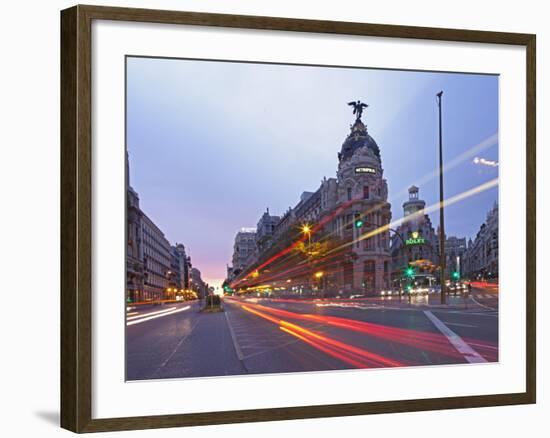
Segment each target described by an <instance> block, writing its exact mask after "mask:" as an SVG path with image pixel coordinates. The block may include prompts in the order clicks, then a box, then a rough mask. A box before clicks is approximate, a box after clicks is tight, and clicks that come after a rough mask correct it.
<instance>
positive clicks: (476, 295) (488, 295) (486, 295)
mask: <svg viewBox="0 0 550 438" xmlns="http://www.w3.org/2000/svg"><path fill="white" fill-rule="evenodd" d="M474 297H475V298H481V299H491V298H498V295H493V294H474Z"/></svg>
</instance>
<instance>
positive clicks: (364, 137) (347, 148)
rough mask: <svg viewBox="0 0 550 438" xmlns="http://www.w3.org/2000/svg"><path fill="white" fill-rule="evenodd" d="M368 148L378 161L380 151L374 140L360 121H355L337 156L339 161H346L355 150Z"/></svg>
mask: <svg viewBox="0 0 550 438" xmlns="http://www.w3.org/2000/svg"><path fill="white" fill-rule="evenodd" d="M362 147H368V148H369V149H371V150H372V152H374V155H375V156H376V157H377V158H378V159H380V149H379V147H378V145H377V144H376V142H375V141H374V139H373V138H372V137H371V136H370V135H369V134H368V132H367V127H366V126H365V125H364V124H363V122H362V121H361V119H357V120H356V121H355V123H354V124H353V125H352V126H351V132H350V134H349V135H348V136H347V138H346V140H345V141H344V143H343V144H342V150H341V151H340V153H339V154H338V159H339V160H340V161H342V160H347V159H349V158H351V157H352V156H353V154H354V153H355V151H356V150H357V149H360V148H362Z"/></svg>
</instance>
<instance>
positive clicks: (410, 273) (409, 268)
mask: <svg viewBox="0 0 550 438" xmlns="http://www.w3.org/2000/svg"><path fill="white" fill-rule="evenodd" d="M405 276H406V277H409V278H412V277H414V268H413V267H412V266H407V269H405Z"/></svg>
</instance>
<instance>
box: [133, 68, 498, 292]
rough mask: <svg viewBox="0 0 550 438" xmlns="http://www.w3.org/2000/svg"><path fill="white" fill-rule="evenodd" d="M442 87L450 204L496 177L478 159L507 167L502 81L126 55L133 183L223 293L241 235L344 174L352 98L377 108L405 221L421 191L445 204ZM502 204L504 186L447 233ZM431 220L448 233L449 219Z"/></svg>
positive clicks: (459, 209) (455, 212) (374, 114)
mask: <svg viewBox="0 0 550 438" xmlns="http://www.w3.org/2000/svg"><path fill="white" fill-rule="evenodd" d="M440 90H443V92H444V94H443V141H444V161H445V163H447V164H448V163H452V162H454V163H456V164H454V165H453V166H452V167H451V168H450V169H449V170H448V171H447V172H446V173H445V197H446V198H449V197H451V196H453V195H456V194H459V193H461V192H464V191H466V190H469V189H471V188H474V187H476V186H478V185H480V184H482V183H484V182H487V181H490V180H492V179H494V178H496V177H497V176H498V167H489V166H484V165H480V164H475V163H474V162H473V159H474V157H483V158H486V159H489V160H495V161H498V140H497V139H498V76H490V75H473V74H455V73H431V72H409V71H390V70H369V69H363V68H361V69H357V68H327V67H310V66H289V65H269V64H249V63H235V62H213V61H192V60H175V59H157V58H128V59H127V148H128V153H129V160H130V183H131V185H132V187H133V188H134V189H135V190H136V191H137V192H138V194H139V197H140V205H141V208H142V209H143V210H144V211H145V212H146V213H147V215H148V216H149V217H151V218H152V219H153V221H154V222H155V223H156V224H157V225H158V226H159V227H160V228H161V229H162V230H163V232H164V233H165V235H166V237H167V238H168V240H169V241H170V242H171V243H172V244H174V243H175V242H178V243H183V244H184V245H185V247H186V248H187V250H188V253H189V254H190V255H191V258H192V262H193V265H194V266H195V267H197V268H199V269H200V271H201V272H202V276H203V279H205V281H207V282H209V283H210V284H214V285H219V284H221V282H222V281H223V278H224V277H225V274H226V264H228V263H230V260H231V256H232V253H233V242H234V237H235V234H236V232H237V231H238V230H239V229H240V228H242V227H255V226H256V224H257V222H258V220H259V218H260V216H261V215H262V214H263V212H264V211H265V209H266V208H267V207H269V210H270V213H271V214H277V215H279V214H282V213H284V211H286V210H287V209H288V207H293V206H295V205H296V204H297V202H298V200H299V197H300V194H301V193H302V192H303V191H314V190H316V189H317V188H318V187H319V185H320V182H321V179H322V178H323V177H324V176H326V177H327V178H329V177H335V176H336V169H337V166H338V159H337V153H338V152H339V151H340V148H341V146H342V143H343V141H344V140H345V138H346V136H347V135H348V133H349V127H350V124H351V123H353V121H354V117H355V116H353V114H352V109H351V107H349V106H348V105H347V102H349V101H352V100H358V99H359V100H361V101H363V102H366V103H368V104H369V107H368V108H367V109H366V110H365V111H364V112H363V117H362V120H363V122H364V123H365V124H366V125H367V127H368V131H369V134H370V135H371V136H372V137H373V138H374V139H375V141H376V142H377V144H378V146H379V147H380V152H381V157H382V166H383V169H384V177H385V178H386V179H387V181H388V189H389V199H388V201H389V202H390V203H391V204H392V215H393V219H394V220H395V219H398V218H400V217H402V215H403V211H402V203H403V202H404V201H405V200H406V199H407V198H408V195H407V188H408V187H409V186H411V185H412V184H415V185H417V186H419V187H420V197H421V198H422V199H424V200H425V201H426V205H431V204H433V203H435V202H437V201H438V199H439V182H438V178H437V174H436V173H434V171H435V170H436V169H437V166H438V153H437V151H438V117H437V103H436V97H435V95H436V93H437V92H438V91H440ZM473 148H475V149H473ZM472 149H473V150H472ZM466 152H468V154H465V153H466ZM458 157H462V158H461V159H457V158H458ZM497 199H498V187H494V188H491V189H489V190H486V191H484V192H482V193H478V194H476V195H474V196H472V197H470V198H468V199H465V200H463V201H461V202H459V203H457V204H454V205H452V206H450V207H448V208H447V209H446V210H445V227H446V232H447V235H448V236H449V235H455V236H458V237H474V236H475V234H476V233H477V231H478V229H479V227H480V225H481V224H482V223H483V221H484V220H485V217H486V214H487V212H488V211H489V209H490V208H491V207H492V205H493V203H494V202H495V201H496V200H497ZM430 217H431V220H432V223H433V225H434V228H437V225H438V222H439V213H438V212H435V213H432V214H430Z"/></svg>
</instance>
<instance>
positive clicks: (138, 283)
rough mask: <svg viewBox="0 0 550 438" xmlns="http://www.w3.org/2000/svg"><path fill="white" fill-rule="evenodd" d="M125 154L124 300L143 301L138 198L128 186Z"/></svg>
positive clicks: (128, 179)
mask: <svg viewBox="0 0 550 438" xmlns="http://www.w3.org/2000/svg"><path fill="white" fill-rule="evenodd" d="M128 170H129V169H128V153H126V242H127V246H126V299H127V300H129V301H132V302H135V301H142V300H143V298H144V297H143V287H144V270H143V269H144V267H143V245H142V238H141V216H142V213H141V210H140V208H139V196H138V194H137V193H136V192H135V191H134V189H132V187H131V186H130V177H129V171H128Z"/></svg>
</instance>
